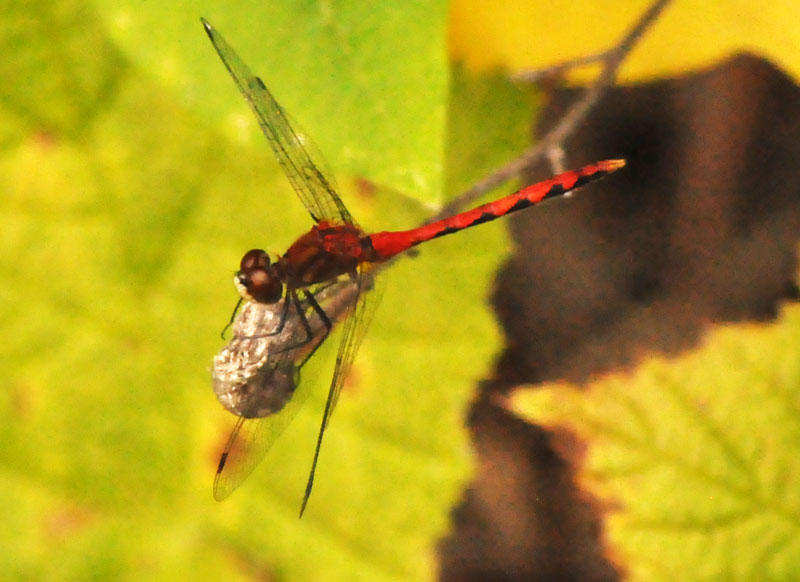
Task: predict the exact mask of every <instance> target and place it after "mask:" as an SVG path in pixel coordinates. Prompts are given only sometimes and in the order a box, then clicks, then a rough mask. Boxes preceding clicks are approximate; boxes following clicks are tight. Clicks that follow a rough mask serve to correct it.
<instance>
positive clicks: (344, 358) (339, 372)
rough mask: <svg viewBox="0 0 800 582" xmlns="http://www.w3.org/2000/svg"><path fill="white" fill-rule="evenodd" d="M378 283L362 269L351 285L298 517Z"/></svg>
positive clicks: (374, 304) (372, 309) (375, 301)
mask: <svg viewBox="0 0 800 582" xmlns="http://www.w3.org/2000/svg"><path fill="white" fill-rule="evenodd" d="M378 280H379V278H376V277H375V276H374V275H373V274H372V273H370V272H367V271H365V270H361V271H359V274H358V277H357V279H356V281H355V282H354V284H353V285H352V287H354V289H355V292H356V293H357V300H356V301H350V302H349V303H348V304H347V311H346V313H345V315H344V318H345V319H344V323H343V329H342V338H341V340H340V344H339V351H338V353H337V355H336V365H335V367H334V371H333V379H332V381H331V385H330V388H329V390H328V399H327V401H326V402H325V412H324V414H323V416H322V423H321V424H320V427H319V433H318V435H317V445H316V448H315V449H314V459H313V460H312V462H311V471H310V472H309V475H308V482H307V483H306V491H305V494H304V495H303V503H302V505H301V507H300V516H301V517H302V515H303V512H304V511H305V508H306V504H307V503H308V498H309V496H310V495H311V489H312V487H313V486H314V474H315V473H316V470H317V461H318V460H319V451H320V447H321V446H322V437H323V435H324V434H325V429H326V428H327V427H328V422H329V421H330V419H331V416H332V415H333V411H334V409H335V408H336V404H337V402H338V401H339V395H340V394H341V392H342V387H343V386H344V381H345V379H346V378H347V374H348V373H349V372H350V369H351V368H352V366H353V360H354V359H355V357H356V353H358V348H359V347H360V346H361V342H362V341H363V340H364V334H365V333H366V331H367V328H368V327H369V324H370V322H371V321H372V316H373V315H374V313H375V309H376V308H377V306H378V303H379V302H380V295H381V294H380V289H378V288H377V287H376V285H377V282H378ZM323 309H325V310H326V312H327V311H328V310H329V309H330V308H329V307H326V305H325V303H324V302H323Z"/></svg>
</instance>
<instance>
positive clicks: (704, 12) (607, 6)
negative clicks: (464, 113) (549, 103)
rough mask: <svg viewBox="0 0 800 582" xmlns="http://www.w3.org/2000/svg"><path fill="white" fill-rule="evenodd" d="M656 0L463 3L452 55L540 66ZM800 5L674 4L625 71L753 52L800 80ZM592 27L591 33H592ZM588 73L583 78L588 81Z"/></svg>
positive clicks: (623, 28) (604, 36)
mask: <svg viewBox="0 0 800 582" xmlns="http://www.w3.org/2000/svg"><path fill="white" fill-rule="evenodd" d="M651 4H652V0H633V1H627V2H613V1H610V0H600V1H597V2H560V3H558V4H557V5H555V4H551V3H547V2H529V1H527V0H511V1H509V2H502V3H498V2H492V1H491V0H459V1H457V2H454V4H453V9H452V11H451V15H450V19H451V26H452V28H453V34H452V35H451V36H450V47H451V49H450V50H451V53H452V54H453V55H454V56H455V57H456V58H459V59H463V60H464V61H465V62H467V63H468V64H469V65H470V67H472V68H477V69H485V68H492V67H498V66H503V67H506V68H508V69H511V70H514V71H525V70H538V69H543V68H546V67H547V66H549V65H551V64H553V63H555V62H560V61H565V60H569V59H575V58H578V57H583V56H586V55H592V54H597V53H598V52H600V51H604V50H606V49H608V48H610V47H611V46H612V45H614V44H616V43H617V42H619V40H620V38H621V36H622V35H623V34H624V33H626V32H627V31H628V30H629V29H630V27H631V25H632V23H633V22H634V21H635V20H636V19H638V18H639V17H640V15H641V14H643V13H644V11H645V10H646V9H647V8H648V6H650V5H651ZM799 21H800V4H798V3H797V2H795V1H794V0H776V1H774V2H768V3H758V2H703V1H701V0H689V1H687V0H681V1H673V2H671V3H670V4H669V5H668V6H667V8H666V10H664V12H663V13H662V14H661V16H660V18H659V19H658V20H656V21H655V23H654V24H653V25H652V26H651V28H650V29H649V30H648V31H647V34H646V35H645V36H644V37H643V38H642V39H641V42H640V44H639V45H637V47H636V49H635V50H634V52H633V53H632V54H631V56H630V58H629V59H628V60H627V61H626V63H625V65H624V67H623V68H622V71H621V79H622V80H628V81H636V80H641V79H648V78H653V77H656V76H660V75H674V74H678V73H681V72H684V71H686V70H687V69H692V68H698V67H706V66H710V65H711V64H712V63H714V62H716V61H719V60H721V59H723V58H725V57H726V56H728V55H730V54H733V53H737V52H742V51H751V52H754V53H756V54H758V55H761V56H764V57H766V58H768V59H770V60H772V61H774V62H776V63H777V64H778V66H780V67H782V68H785V69H786V70H787V71H789V72H790V73H791V74H793V75H794V77H795V78H796V79H797V78H800V27H798V26H797V22H799ZM587 23H591V24H589V25H588V26H587ZM589 26H590V27H591V31H589V30H587V28H588V27H589ZM587 75H588V72H587V71H578V72H577V75H576V76H577V78H580V79H582V80H586V79H587V78H588V76H587Z"/></svg>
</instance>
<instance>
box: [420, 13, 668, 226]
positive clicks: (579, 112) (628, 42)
mask: <svg viewBox="0 0 800 582" xmlns="http://www.w3.org/2000/svg"><path fill="white" fill-rule="evenodd" d="M667 4H669V0H656V1H655V2H653V4H652V5H651V6H650V7H649V8H648V9H647V10H646V11H645V12H644V14H643V15H642V17H641V18H640V19H639V21H638V22H636V24H634V26H633V27H631V29H630V30H629V31H628V32H627V34H625V35H624V36H623V37H622V40H621V41H620V42H619V44H618V45H617V46H615V47H614V48H612V49H610V50H608V51H605V52H604V53H601V55H602V61H603V70H602V71H601V72H600V74H599V75H598V77H597V79H596V80H595V82H594V83H593V84H592V85H591V86H590V87H588V88H587V89H586V91H584V93H583V96H582V97H581V98H580V99H579V100H578V101H576V102H575V103H574V104H573V105H572V106H571V107H570V108H569V110H568V111H567V112H566V113H565V114H564V116H563V117H562V118H561V119H560V120H559V122H558V123H557V124H556V125H555V127H553V128H552V129H551V130H550V131H548V132H547V133H546V134H545V135H544V136H543V137H542V139H541V140H539V142H538V143H537V144H536V145H535V146H533V147H531V148H530V149H529V150H528V151H527V152H525V153H524V154H522V155H521V156H520V157H518V158H517V159H515V160H513V161H511V162H509V163H508V164H506V165H505V166H503V167H502V168H499V169H497V170H495V171H494V172H492V173H491V174H489V175H488V176H486V177H485V178H483V179H482V180H480V181H478V182H476V183H475V184H474V185H473V186H472V187H470V188H469V189H467V190H465V191H464V192H463V193H462V194H460V195H459V196H457V197H456V198H454V199H453V200H452V201H450V202H449V203H448V204H446V205H445V206H444V207H443V208H442V209H441V211H440V212H439V213H437V214H436V216H434V217H433V218H430V219H429V220H428V221H426V222H433V221H435V220H439V219H441V218H444V217H446V216H450V215H451V214H455V213H456V212H458V211H460V210H461V209H463V208H464V207H466V206H469V205H471V204H473V203H474V202H475V201H476V200H477V199H478V198H480V197H481V196H483V195H484V194H486V193H487V192H489V191H490V190H493V189H494V188H496V187H498V186H500V185H501V184H503V183H505V182H507V181H508V180H509V179H511V178H512V177H514V176H517V175H519V174H520V173H521V172H523V171H524V170H525V169H527V168H529V167H530V166H532V165H533V164H534V163H536V162H538V161H539V160H540V159H541V158H543V157H544V156H546V155H548V154H549V152H551V151H554V149H556V148H563V144H564V142H565V141H566V139H567V138H568V137H569V136H570V135H572V134H573V133H574V132H575V131H576V130H577V128H578V126H579V125H580V124H581V123H582V122H583V120H584V119H585V118H586V116H587V115H588V114H589V112H590V111H591V110H592V108H593V107H594V106H595V105H596V104H597V103H598V102H599V101H600V98H601V97H602V96H603V95H604V94H605V93H606V91H607V90H608V89H609V88H610V87H612V86H613V85H614V83H615V82H616V80H617V72H618V71H619V68H620V66H621V65H622V62H623V61H624V60H625V58H626V57H627V56H628V53H630V52H631V50H632V49H633V47H634V46H635V45H636V43H637V42H638V41H639V39H640V38H641V37H642V35H643V34H644V33H645V31H646V30H647V28H648V27H649V26H650V25H651V24H652V23H653V22H654V21H655V19H656V18H657V17H658V16H659V14H661V12H662V11H663V10H664V8H665V7H666V5H667ZM598 56H599V55H593V56H592V57H587V58H586V59H584V60H583V62H580V63H579V64H585V60H587V59H589V58H591V59H595V60H596V59H597V57H598ZM563 65H564V63H561V65H556V66H562V67H563Z"/></svg>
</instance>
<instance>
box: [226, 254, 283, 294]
mask: <svg viewBox="0 0 800 582" xmlns="http://www.w3.org/2000/svg"><path fill="white" fill-rule="evenodd" d="M239 267H240V268H239V272H238V273H237V274H236V283H237V285H236V286H237V287H238V288H239V292H240V293H241V294H242V296H243V297H245V298H246V299H252V300H254V301H258V302H259V303H275V302H277V301H279V300H280V298H281V296H282V295H283V283H281V280H280V277H278V275H277V273H275V269H274V268H273V267H272V265H271V264H270V260H269V255H267V253H265V252H264V251H262V250H261V249H253V250H251V251H247V253H245V255H244V256H243V257H242V260H241V262H240V263H239Z"/></svg>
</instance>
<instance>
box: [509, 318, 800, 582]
mask: <svg viewBox="0 0 800 582" xmlns="http://www.w3.org/2000/svg"><path fill="white" fill-rule="evenodd" d="M798 346H800V306H798V305H791V306H787V307H785V308H784V309H783V312H782V315H781V317H780V318H779V320H778V321H777V322H775V323H774V324H771V325H763V326H760V325H752V324H751V325H730V326H725V327H720V328H718V329H716V330H714V331H713V332H711V333H710V334H709V337H708V338H707V340H706V342H705V345H704V346H703V347H702V348H700V349H699V350H698V351H697V352H695V353H691V354H687V355H685V356H682V357H680V358H675V359H672V360H668V359H665V358H658V359H651V360H648V361H646V362H644V363H643V364H641V365H640V367H639V369H638V370H637V371H636V372H635V373H634V374H633V375H631V376H627V375H621V374H620V375H612V376H609V377H606V378H602V379H599V380H597V381H596V382H594V383H593V384H592V385H591V386H589V387H588V388H586V389H585V390H578V389H577V387H570V386H549V387H544V388H541V389H535V388H530V389H524V390H519V391H517V392H516V393H515V394H514V396H513V398H512V408H513V409H514V410H515V411H517V412H518V413H519V414H521V415H523V416H524V417H525V418H527V419H529V420H530V421H531V422H536V423H537V424H541V425H544V426H546V427H549V428H551V429H552V428H557V429H558V430H557V432H556V434H557V435H559V434H563V433H562V432H561V430H567V431H569V432H570V433H574V434H576V435H577V436H578V438H579V439H580V440H581V441H582V442H583V443H584V444H585V447H586V450H585V455H584V456H582V458H581V460H580V462H579V467H578V475H579V477H578V479H579V481H580V483H581V485H582V486H583V487H584V488H585V489H586V491H587V492H588V493H590V494H591V495H592V496H594V497H596V498H599V499H600V500H601V502H602V506H604V507H606V508H609V509H608V516H607V522H606V523H607V531H608V536H607V539H608V543H609V544H610V546H611V548H610V554H611V556H612V557H613V558H614V559H615V561H616V562H617V563H618V565H619V566H620V568H621V570H622V571H625V572H627V573H628V574H629V579H630V580H756V579H757V580H793V579H796V578H797V576H798V575H799V574H800V543H798V540H799V539H800V535H799V534H800V495H798V492H800V464H798V463H797V457H798V455H799V454H800V422H799V421H798V410H799V409H800V398H799V397H798V394H800V358H798V351H797V349H798ZM556 438H557V439H558V437H556ZM559 440H560V439H559Z"/></svg>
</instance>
